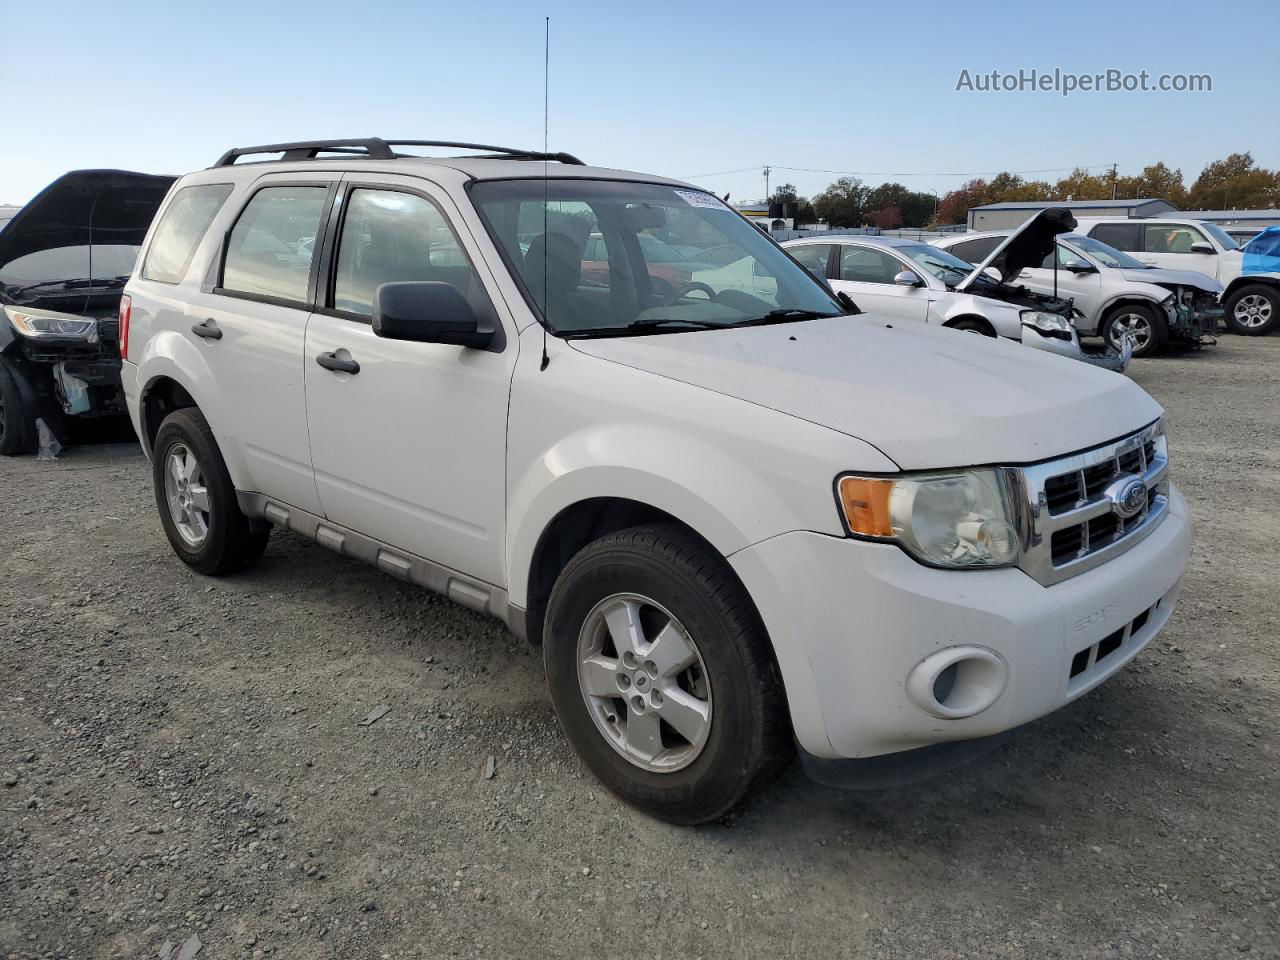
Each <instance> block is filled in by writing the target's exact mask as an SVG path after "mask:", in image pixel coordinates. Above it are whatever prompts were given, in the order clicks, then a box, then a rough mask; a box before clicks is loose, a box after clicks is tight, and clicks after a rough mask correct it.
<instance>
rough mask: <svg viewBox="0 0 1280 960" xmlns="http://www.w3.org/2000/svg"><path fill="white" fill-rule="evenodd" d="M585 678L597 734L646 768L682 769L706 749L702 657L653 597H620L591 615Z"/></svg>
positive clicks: (582, 669)
mask: <svg viewBox="0 0 1280 960" xmlns="http://www.w3.org/2000/svg"><path fill="white" fill-rule="evenodd" d="M578 683H579V686H580V688H581V690H582V697H583V699H584V700H585V701H586V704H587V710H588V711H589V712H590V714H591V719H592V720H593V721H594V723H595V726H596V729H597V731H599V733H600V734H601V736H603V737H604V738H605V740H606V741H607V742H608V743H609V745H610V746H612V747H613V749H615V750H616V751H618V753H620V754H622V756H624V757H626V758H627V760H629V761H630V762H631V763H633V764H635V765H636V766H637V767H640V768H641V769H643V770H649V771H652V772H656V773H669V772H672V771H675V770H680V769H682V768H684V767H687V766H688V765H689V764H691V763H693V761H694V760H696V759H697V758H698V756H699V754H701V753H702V750H703V748H704V747H705V746H706V743H707V737H708V735H709V734H710V732H711V719H712V703H711V684H710V680H709V678H708V676H707V669H706V665H705V664H704V663H703V661H702V654H701V653H700V652H699V651H698V647H697V644H696V643H695V642H694V640H693V638H692V637H691V636H690V635H689V633H688V631H687V630H685V628H684V627H683V626H682V625H681V623H680V622H679V621H678V620H677V619H676V618H675V617H674V616H672V615H671V613H670V612H669V611H667V610H666V609H665V608H663V607H662V606H661V605H660V604H658V603H657V602H656V601H654V600H651V599H650V598H648V597H644V596H640V595H638V594H614V595H612V596H609V597H606V598H605V599H604V600H601V601H600V602H599V603H598V604H596V606H595V607H594V608H593V609H592V611H591V612H590V613H589V614H588V615H587V617H586V620H585V621H584V622H583V626H582V631H581V633H580V634H579V636H578Z"/></svg>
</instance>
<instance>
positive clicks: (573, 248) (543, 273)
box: [524, 233, 599, 330]
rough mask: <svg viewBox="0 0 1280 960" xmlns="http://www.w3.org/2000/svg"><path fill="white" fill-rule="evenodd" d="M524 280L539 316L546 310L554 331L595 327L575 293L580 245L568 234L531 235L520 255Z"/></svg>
mask: <svg viewBox="0 0 1280 960" xmlns="http://www.w3.org/2000/svg"><path fill="white" fill-rule="evenodd" d="M544 278H545V282H544ZM524 279H525V283H526V284H528V286H529V291H530V293H532V294H533V299H534V301H535V302H536V303H537V304H538V306H539V307H541V308H542V312H543V315H544V316H547V315H548V313H549V315H550V318H551V320H550V322H551V324H552V326H554V327H555V328H556V329H557V330H581V329H584V328H586V327H594V326H599V323H598V321H593V320H592V318H591V312H590V311H589V310H588V309H587V308H586V305H585V304H584V303H583V302H582V298H581V297H580V296H579V294H578V286H579V285H580V284H581V282H582V248H581V247H580V246H579V244H578V243H577V242H576V241H575V240H574V239H573V238H572V237H570V236H569V235H568V234H564V233H541V234H539V235H538V236H536V237H534V238H533V242H532V243H531V244H529V249H528V251H527V252H526V253H525V255H524Z"/></svg>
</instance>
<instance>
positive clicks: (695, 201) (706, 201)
mask: <svg viewBox="0 0 1280 960" xmlns="http://www.w3.org/2000/svg"><path fill="white" fill-rule="evenodd" d="M675 193H676V196H678V197H679V198H680V199H681V200H683V201H684V202H685V203H687V204H689V206H691V207H710V208H711V209H712V210H723V209H725V206H724V204H723V203H721V202H720V201H719V200H717V199H716V198H715V197H713V196H711V194H709V193H703V192H701V191H700V190H677V191H675Z"/></svg>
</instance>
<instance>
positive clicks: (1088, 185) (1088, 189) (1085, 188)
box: [1050, 167, 1112, 200]
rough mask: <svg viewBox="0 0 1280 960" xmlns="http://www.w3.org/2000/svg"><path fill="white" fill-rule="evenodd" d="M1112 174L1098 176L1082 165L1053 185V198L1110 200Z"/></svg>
mask: <svg viewBox="0 0 1280 960" xmlns="http://www.w3.org/2000/svg"><path fill="white" fill-rule="evenodd" d="M1111 190H1112V184H1111V174H1110V172H1108V173H1107V174H1105V175H1103V176H1096V175H1094V174H1092V173H1090V172H1089V171H1088V170H1085V169H1084V168H1082V167H1077V168H1076V169H1074V170H1072V171H1071V172H1070V173H1069V174H1067V176H1065V177H1063V178H1062V179H1061V180H1059V181H1058V182H1057V183H1055V184H1054V185H1053V196H1052V197H1051V198H1050V199H1053V200H1110V199H1111Z"/></svg>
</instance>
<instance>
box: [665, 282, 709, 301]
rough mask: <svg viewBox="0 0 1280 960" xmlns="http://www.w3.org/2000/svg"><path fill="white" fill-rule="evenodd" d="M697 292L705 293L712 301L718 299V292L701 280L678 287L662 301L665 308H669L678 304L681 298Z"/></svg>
mask: <svg viewBox="0 0 1280 960" xmlns="http://www.w3.org/2000/svg"><path fill="white" fill-rule="evenodd" d="M695 290H702V291H704V292H705V293H706V295H707V297H708V298H709V299H711V300H714V299H715V298H716V292H715V291H714V290H712V289H711V288H710V287H709V286H707V285H706V284H705V283H703V282H702V281H701V280H690V281H689V282H688V283H682V284H680V286H678V287H676V288H675V289H674V290H672V291H671V292H670V293H669V294H667V298H666V299H665V300H663V301H662V305H663V306H664V307H669V306H671V305H672V304H674V303H676V302H678V301H679V300H680V298H681V297H686V296H688V295H689V294H691V293H693V291H695Z"/></svg>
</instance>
